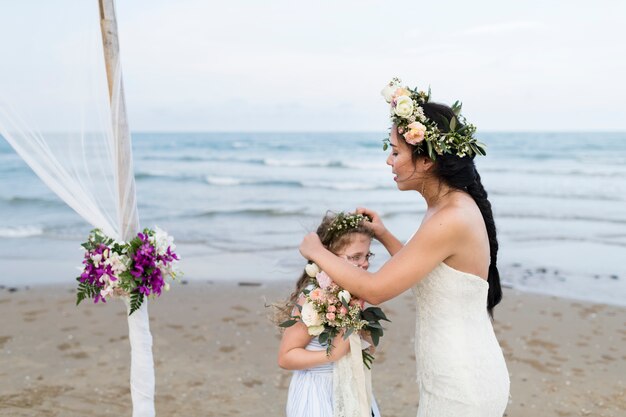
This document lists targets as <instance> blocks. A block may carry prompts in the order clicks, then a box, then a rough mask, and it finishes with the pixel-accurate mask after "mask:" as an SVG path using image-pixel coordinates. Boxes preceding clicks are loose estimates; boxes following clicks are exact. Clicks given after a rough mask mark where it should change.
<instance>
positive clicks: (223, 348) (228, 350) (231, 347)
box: [220, 346, 236, 353]
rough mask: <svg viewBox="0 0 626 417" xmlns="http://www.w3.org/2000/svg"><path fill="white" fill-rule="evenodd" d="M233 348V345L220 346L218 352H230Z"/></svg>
mask: <svg viewBox="0 0 626 417" xmlns="http://www.w3.org/2000/svg"><path fill="white" fill-rule="evenodd" d="M235 349H236V348H235V346H222V347H221V348H220V352H224V353H230V352H232V351H234V350H235Z"/></svg>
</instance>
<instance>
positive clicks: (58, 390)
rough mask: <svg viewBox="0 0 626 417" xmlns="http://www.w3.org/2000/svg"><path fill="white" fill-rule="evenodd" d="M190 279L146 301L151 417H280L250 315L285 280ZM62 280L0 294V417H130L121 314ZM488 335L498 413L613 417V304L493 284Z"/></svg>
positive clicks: (276, 375)
mask: <svg viewBox="0 0 626 417" xmlns="http://www.w3.org/2000/svg"><path fill="white" fill-rule="evenodd" d="M248 284H252V285H239V284H236V283H234V284H226V283H212V282H202V281H190V282H189V283H188V284H186V285H177V286H174V287H173V289H172V291H170V292H169V293H167V294H165V295H164V296H163V297H162V298H161V299H158V300H155V301H152V302H151V304H150V307H149V310H150V315H151V328H152V333H153V337H154V357H155V368H156V378H157V393H156V410H157V415H158V416H281V415H284V411H283V410H284V406H285V402H286V396H287V387H288V385H289V379H290V372H288V371H283V370H281V369H280V368H278V366H277V364H276V351H277V347H278V343H279V339H280V334H279V331H278V330H277V329H276V328H275V327H274V326H273V325H272V323H270V321H269V320H268V315H269V313H270V312H269V311H268V309H266V308H265V307H264V305H265V303H266V302H272V301H275V300H277V299H280V298H281V297H285V296H286V295H287V294H288V293H289V291H290V290H291V285H292V284H291V283H272V284H263V285H255V284H254V283H248ZM413 302H414V301H413V299H412V298H411V295H410V292H408V293H406V294H404V295H402V296H400V297H398V298H397V299H395V300H392V301H391V302H388V303H386V304H385V305H384V306H383V308H384V309H385V311H386V312H387V314H388V316H389V317H390V319H391V320H392V321H393V322H392V323H391V324H388V325H387V331H386V334H385V337H384V339H383V340H382V342H381V346H380V349H379V352H378V354H377V359H376V361H375V363H374V371H373V372H374V374H373V378H374V390H375V393H376V396H377V399H378V401H379V404H380V407H381V411H382V413H383V416H385V417H393V416H396V417H413V416H415V414H416V410H417V403H418V395H417V386H416V384H415V382H414V380H415V357H414V354H413V326H414V322H415V318H414V311H415V306H414V305H413ZM74 304H75V295H74V290H73V287H72V286H71V284H68V286H50V287H34V288H30V289H24V288H20V289H18V290H17V291H9V290H8V289H6V288H5V289H1V290H0V315H1V317H2V326H1V327H0V415H1V416H12V417H20V416H59V417H73V416H77V417H78V416H82V417H84V416H130V415H131V405H130V393H129V387H128V380H129V366H130V359H129V344H128V336H127V333H128V332H127V325H126V319H125V307H124V305H123V303H122V302H120V301H115V302H109V303H108V304H106V305H102V304H98V305H93V304H91V303H89V302H88V303H83V304H81V305H80V306H78V307H76V306H75V305H74ZM495 315H496V318H495V325H494V327H495V329H496V333H497V335H498V339H499V341H500V343H501V346H502V348H503V351H504V353H505V356H506V359H507V365H508V368H509V372H510V374H511V400H510V404H509V407H508V409H507V414H506V415H507V416H510V417H525V416H528V417H535V416H543V417H551V416H555V417H565V416H614V417H618V416H624V415H626V308H623V307H615V306H608V305H603V304H591V303H585V302H579V301H574V300H568V299H562V298H556V297H549V296H542V295H536V294H528V293H521V292H519V291H515V290H511V289H508V290H505V298H504V300H503V302H502V304H501V305H500V306H498V307H497V308H496V312H495Z"/></svg>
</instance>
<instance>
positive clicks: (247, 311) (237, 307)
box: [231, 305, 250, 313]
mask: <svg viewBox="0 0 626 417" xmlns="http://www.w3.org/2000/svg"><path fill="white" fill-rule="evenodd" d="M231 310H235V311H242V312H244V313H249V312H250V310H248V309H247V308H245V307H244V306H240V305H236V306H232V307H231Z"/></svg>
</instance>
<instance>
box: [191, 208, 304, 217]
mask: <svg viewBox="0 0 626 417" xmlns="http://www.w3.org/2000/svg"><path fill="white" fill-rule="evenodd" d="M304 214H306V213H305V210H298V209H278V208H249V209H238V210H234V209H233V210H228V209H220V210H207V211H204V212H202V213H199V214H196V215H194V216H193V217H216V216H236V217H239V216H265V217H284V216H302V215H304Z"/></svg>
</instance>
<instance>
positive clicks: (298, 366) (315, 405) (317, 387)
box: [278, 213, 380, 417]
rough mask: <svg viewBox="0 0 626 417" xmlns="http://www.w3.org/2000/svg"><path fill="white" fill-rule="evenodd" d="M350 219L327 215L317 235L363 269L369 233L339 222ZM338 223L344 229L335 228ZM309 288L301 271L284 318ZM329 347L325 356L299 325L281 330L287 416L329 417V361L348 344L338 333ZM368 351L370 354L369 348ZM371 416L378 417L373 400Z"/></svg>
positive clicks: (343, 352)
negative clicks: (289, 374)
mask: <svg viewBox="0 0 626 417" xmlns="http://www.w3.org/2000/svg"><path fill="white" fill-rule="evenodd" d="M350 217H351V216H350V215H348V216H347V217H346V216H345V215H343V214H340V215H337V214H333V213H327V214H326V216H325V217H324V219H323V220H322V223H321V224H320V226H319V227H318V229H317V234H318V235H319V237H320V240H321V241H322V243H323V244H324V246H325V247H326V248H328V250H330V251H331V252H332V253H334V254H335V255H337V256H338V257H340V258H343V259H345V260H346V261H347V262H349V263H351V264H353V265H355V266H357V267H359V268H363V269H365V270H367V268H368V267H369V260H370V258H371V257H372V256H373V254H372V253H371V252H370V244H371V242H372V233H371V232H370V231H369V230H368V229H366V228H365V227H364V226H363V225H362V223H356V225H353V226H352V225H351V226H348V227H346V226H345V224H346V223H345V222H343V220H345V219H346V218H348V219H349V218H350ZM338 221H341V222H342V223H343V224H344V226H343V227H341V228H337V227H336V226H337V222H338ZM347 223H350V224H354V222H347ZM333 226H335V227H333ZM309 285H311V278H310V277H309V276H308V275H307V274H306V272H304V273H303V274H302V276H301V277H300V279H299V280H298V282H297V284H296V289H295V291H294V292H293V293H292V294H291V298H290V299H289V301H288V302H287V307H286V308H285V310H284V311H285V313H286V314H285V316H288V315H289V314H292V315H298V314H299V312H298V309H297V308H296V307H295V306H296V304H299V305H302V304H303V303H304V297H303V290H304V289H306V288H307V286H309ZM286 318H287V317H285V319H286ZM332 345H333V348H332V350H331V354H330V356H327V355H326V346H324V345H322V344H320V342H319V340H318V338H317V337H313V336H310V335H309V333H308V330H307V327H306V326H305V325H304V324H303V323H302V322H298V323H296V324H295V325H293V326H291V327H288V328H287V329H285V332H284V333H283V337H282V341H281V343H280V348H279V352H278V365H279V366H280V367H281V368H283V369H288V370H292V371H294V372H293V377H292V379H291V384H290V385H289V395H288V399H287V417H333V362H335V361H337V360H339V359H341V358H342V357H343V356H345V355H346V354H347V353H348V351H349V349H350V344H349V341H348V340H344V339H343V337H342V335H341V334H340V335H339V336H337V337H335V338H334V340H333V341H332ZM370 349H371V350H372V353H373V346H371V347H370ZM372 416H375V417H380V412H379V411H378V406H377V404H376V402H375V400H374V398H372Z"/></svg>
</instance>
